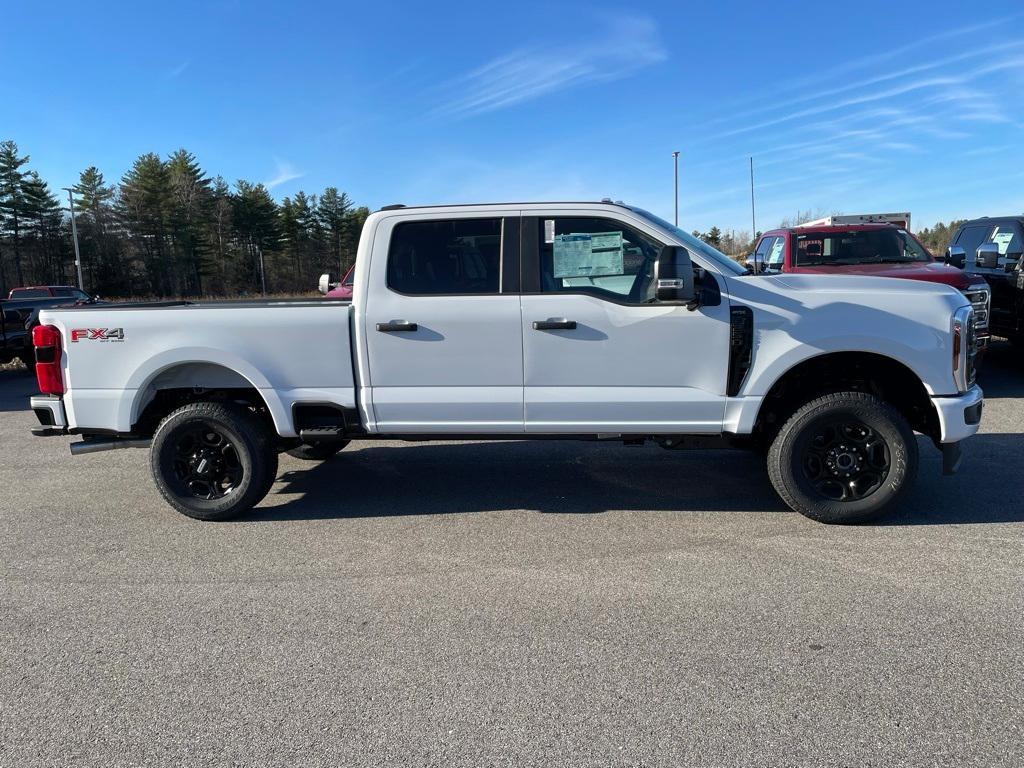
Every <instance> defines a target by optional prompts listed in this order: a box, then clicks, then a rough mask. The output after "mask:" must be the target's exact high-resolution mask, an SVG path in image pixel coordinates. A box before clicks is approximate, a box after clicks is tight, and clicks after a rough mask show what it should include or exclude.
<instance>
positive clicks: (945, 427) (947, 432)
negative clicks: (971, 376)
mask: <svg viewBox="0 0 1024 768" xmlns="http://www.w3.org/2000/svg"><path fill="white" fill-rule="evenodd" d="M932 404H933V405H934V406H935V412H936V413H937V414H938V416H939V442H940V443H959V442H960V441H961V440H964V439H966V438H968V437H970V436H971V435H974V434H976V433H977V431H978V429H979V428H980V427H981V411H982V409H983V407H984V404H985V396H984V393H983V392H982V391H981V387H979V386H978V385H977V384H975V385H974V386H973V387H971V388H970V389H969V390H967V391H966V392H964V393H963V394H962V395H955V396H953V397H933V398H932Z"/></svg>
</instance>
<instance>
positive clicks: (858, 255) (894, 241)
mask: <svg viewBox="0 0 1024 768" xmlns="http://www.w3.org/2000/svg"><path fill="white" fill-rule="evenodd" d="M755 264H756V266H757V271H759V272H765V273H772V272H799V273H814V274H829V275H872V276H875V277H901V278H903V279H905V280H924V281H926V282H929V283H944V284H945V285H949V286H952V287H953V288H956V289H957V290H958V291H960V292H961V293H963V294H964V295H965V296H966V297H967V298H968V300H969V301H970V302H971V304H972V305H973V306H974V312H975V316H976V317H977V321H978V326H977V327H978V343H979V344H978V346H979V349H984V348H985V346H987V344H988V336H989V333H988V316H989V306H990V304H991V290H990V288H989V287H988V284H987V283H986V282H985V281H984V279H980V278H978V277H977V276H973V275H969V274H966V273H965V272H963V271H962V270H959V269H957V268H956V267H952V266H950V265H948V264H945V263H943V262H942V261H939V260H937V259H936V258H935V257H934V256H932V255H931V253H929V252H928V249H927V248H925V247H924V245H922V244H921V241H919V240H918V239H917V238H916V237H914V236H913V235H912V234H911V233H910V232H908V231H907V230H906V229H903V228H901V227H897V226H893V225H892V224H833V225H815V224H810V225H804V226H799V227H789V228H786V229H773V230H772V231H771V232H765V233H764V234H763V235H761V239H760V240H758V241H757V247H756V248H755V249H754V254H753V258H749V257H748V259H747V266H749V267H751V268H754V265H755Z"/></svg>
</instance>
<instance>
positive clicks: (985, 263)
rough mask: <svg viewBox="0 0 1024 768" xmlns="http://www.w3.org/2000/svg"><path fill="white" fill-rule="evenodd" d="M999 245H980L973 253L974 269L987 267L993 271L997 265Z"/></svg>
mask: <svg viewBox="0 0 1024 768" xmlns="http://www.w3.org/2000/svg"><path fill="white" fill-rule="evenodd" d="M1000 255H1001V254H1000V253H999V245H998V244H997V243H982V244H981V245H979V246H978V250H977V251H975V255H974V265H975V266H976V267H987V268H988V269H995V267H996V266H997V265H998V264H999V257H1000Z"/></svg>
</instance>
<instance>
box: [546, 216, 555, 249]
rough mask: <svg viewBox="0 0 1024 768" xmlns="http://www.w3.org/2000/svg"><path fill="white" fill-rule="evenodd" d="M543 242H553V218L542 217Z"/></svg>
mask: <svg viewBox="0 0 1024 768" xmlns="http://www.w3.org/2000/svg"><path fill="white" fill-rule="evenodd" d="M544 242H545V243H553V242H555V220H554V219H544Z"/></svg>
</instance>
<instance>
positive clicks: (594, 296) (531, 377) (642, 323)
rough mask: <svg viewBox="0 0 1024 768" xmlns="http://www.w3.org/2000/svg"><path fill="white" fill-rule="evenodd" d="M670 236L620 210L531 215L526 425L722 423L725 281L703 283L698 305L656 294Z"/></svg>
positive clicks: (686, 428)
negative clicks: (610, 214)
mask: <svg viewBox="0 0 1024 768" xmlns="http://www.w3.org/2000/svg"><path fill="white" fill-rule="evenodd" d="M662 245H663V243H661V242H659V241H658V240H657V239H656V237H654V236H652V235H651V234H649V233H647V232H644V231H642V230H641V229H640V228H639V225H632V224H627V223H625V222H621V221H617V220H615V219H612V218H595V217H579V216H571V215H566V216H557V215H549V216H542V217H537V218H525V219H524V220H523V249H522V254H523V260H524V268H523V282H524V284H523V291H524V294H523V298H522V305H523V352H524V355H523V358H524V372H523V373H524V381H525V390H524V398H525V410H526V431H527V432H530V433H538V434H544V433H548V434H557V433H571V432H594V433H611V434H616V433H633V434H637V433H641V434H709V433H718V432H721V429H722V423H723V420H724V418H725V403H726V397H725V392H726V378H727V369H728V350H729V307H728V297H727V296H725V295H723V292H722V290H721V288H719V286H722V285H724V281H721V279H720V278H719V279H718V282H716V283H714V285H713V286H712V285H711V284H709V283H706V287H713V288H717V290H706V291H704V294H705V297H706V298H707V297H712V298H710V299H707V300H706V301H705V304H704V305H702V306H700V307H699V308H697V309H696V310H692V311H691V310H690V309H688V308H687V307H685V306H671V305H660V304H658V303H657V302H656V300H655V265H656V262H657V258H658V254H659V252H660V250H661V247H662ZM714 279H715V278H714V276H713V275H711V274H710V273H708V274H706V276H705V280H706V281H712V280H714ZM716 294H717V298H715V295H716Z"/></svg>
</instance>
